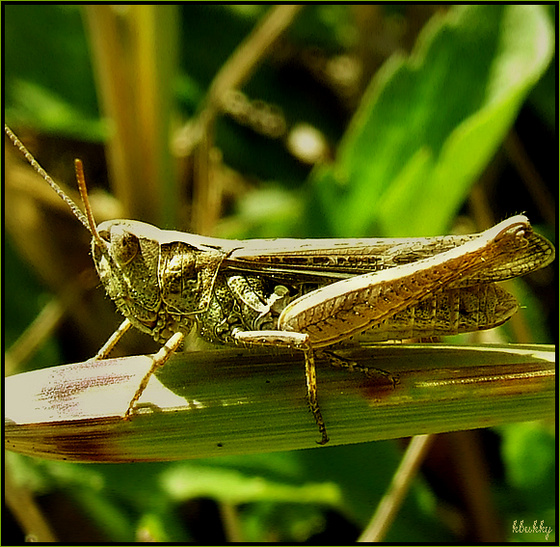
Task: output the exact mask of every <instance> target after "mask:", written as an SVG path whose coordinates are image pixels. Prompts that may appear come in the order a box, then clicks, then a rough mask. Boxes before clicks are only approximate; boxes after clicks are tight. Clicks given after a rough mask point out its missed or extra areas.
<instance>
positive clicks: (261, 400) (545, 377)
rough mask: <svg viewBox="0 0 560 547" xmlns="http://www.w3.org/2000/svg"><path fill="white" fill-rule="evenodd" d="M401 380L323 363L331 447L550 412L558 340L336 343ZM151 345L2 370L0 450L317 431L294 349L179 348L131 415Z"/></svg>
mask: <svg viewBox="0 0 560 547" xmlns="http://www.w3.org/2000/svg"><path fill="white" fill-rule="evenodd" d="M337 354H340V356H342V357H344V358H345V359H348V360H351V361H355V362H356V363H357V364H358V365H360V366H369V367H381V368H383V369H386V370H389V371H391V373H392V374H393V375H395V377H396V378H397V379H398V383H397V384H396V386H395V387H393V386H392V384H391V383H390V382H389V381H388V380H387V378H385V377H383V376H380V375H375V374H370V375H369V376H366V375H364V374H360V373H354V374H349V373H347V372H345V371H341V370H336V369H334V368H332V367H329V366H327V365H326V363H325V362H321V361H319V399H320V402H321V407H322V409H323V415H324V418H325V421H326V423H327V427H328V429H329V433H330V437H331V443H330V444H331V445H336V444H350V443H357V442H364V441H372V440H380V439H389V438H399V437H405V436H412V435H417V434H424V433H438V432H443V431H454V430H462V429H474V428H479V427H489V426H493V425H497V424H502V423H507V422H515V421H525V420H535V419H541V418H548V417H551V416H553V414H554V404H555V403H554V401H555V399H554V397H555V390H554V388H555V386H554V378H555V375H554V348H553V347H552V346H480V347H472V346H471V347H460V346H445V345H403V346H399V345H378V346H370V347H360V348H351V349H341V350H339V351H337ZM150 364H151V359H150V358H149V357H147V356H139V357H127V358H122V359H113V360H105V361H97V362H95V361H90V362H86V363H78V364H72V365H66V366H59V367H54V368H49V369H44V370H39V371H34V372H30V373H25V374H19V375H15V376H12V377H10V378H7V380H6V394H7V397H6V412H5V416H6V424H5V433H6V435H5V438H6V448H8V449H11V450H15V451H18V452H22V453H25V454H33V455H36V456H40V457H46V458H53V459H64V460H73V461H97V462H124V461H156V460H174V459H185V458H201V457H208V456H216V455H225V454H248V453H258V452H268V451H276V450H293V449H298V448H309V447H313V446H317V445H316V441H317V440H318V438H319V436H318V432H317V430H316V427H315V424H314V422H313V419H312V416H311V415H310V413H309V411H308V409H307V407H306V400H305V396H304V395H305V385H304V374H303V359H302V358H301V355H299V354H298V353H289V352H275V353H274V354H271V353H268V352H263V351H255V350H252V351H248V350H243V349H225V350H215V351H205V352H194V353H185V354H182V355H176V356H174V357H173V358H172V359H171V360H170V362H169V363H168V364H167V365H166V366H165V367H164V368H163V369H162V371H161V372H160V373H159V374H157V376H156V377H154V378H152V380H151V381H150V383H149V385H148V389H147V390H146V392H145V393H144V395H143V396H142V398H141V400H140V403H141V404H140V409H139V411H138V413H137V415H135V416H134V417H133V419H132V420H131V421H130V422H125V421H123V419H122V415H123V413H124V410H125V409H126V408H127V405H128V402H129V400H130V398H131V396H132V394H133V393H134V391H135V389H136V387H137V385H138V382H139V380H140V378H141V377H142V376H143V374H144V373H145V372H146V370H147V369H148V367H149V366H150Z"/></svg>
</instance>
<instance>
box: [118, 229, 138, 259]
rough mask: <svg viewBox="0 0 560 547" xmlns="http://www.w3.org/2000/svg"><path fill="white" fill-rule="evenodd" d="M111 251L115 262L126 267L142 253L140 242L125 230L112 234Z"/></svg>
mask: <svg viewBox="0 0 560 547" xmlns="http://www.w3.org/2000/svg"><path fill="white" fill-rule="evenodd" d="M111 251H112V254H113V257H114V258H115V260H116V261H117V262H118V263H119V264H121V265H122V266H125V265H126V264H128V263H129V262H131V261H132V260H133V259H134V257H135V256H136V255H137V254H138V252H139V251H140V242H139V241H138V238H137V237H136V236H135V235H134V234H133V233H131V232H128V231H126V230H123V229H115V230H113V231H112V233H111Z"/></svg>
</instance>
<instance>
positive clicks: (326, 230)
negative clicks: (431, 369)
mask: <svg viewBox="0 0 560 547" xmlns="http://www.w3.org/2000/svg"><path fill="white" fill-rule="evenodd" d="M283 8H284V9H280V10H275V9H274V8H273V7H269V6H218V5H191V4H184V5H182V6H151V7H150V6H136V7H125V6H120V7H117V8H110V7H109V6H94V7H92V8H84V7H77V6H54V5H33V6H25V5H9V6H3V10H4V22H5V36H6V40H5V77H6V78H5V82H6V87H5V93H6V110H5V117H6V121H7V122H8V123H9V124H10V125H11V126H12V128H13V129H14V130H15V131H16V133H17V134H18V135H19V136H20V137H21V139H22V140H23V141H24V142H25V143H26V144H27V145H28V146H29V147H30V149H32V151H33V153H34V154H36V157H37V158H38V160H39V161H40V162H41V163H42V165H43V166H44V167H45V168H46V169H47V171H48V172H49V173H51V174H52V175H53V176H55V178H56V179H57V180H61V181H63V182H65V183H66V184H67V186H68V187H70V188H71V187H72V185H73V182H72V181H73V175H72V169H73V167H72V159H73V158H74V157H80V158H82V160H83V161H84V164H85V166H86V170H87V177H88V181H89V185H90V190H91V192H92V199H93V201H94V207H95V211H96V218H97V220H98V221H101V220H105V219H107V218H115V217H117V218H118V217H124V218H137V219H140V220H144V221H149V222H152V223H155V224H157V225H158V226H160V227H162V228H174V229H181V230H186V231H191V232H195V233H205V234H212V235H217V236H220V237H282V236H296V237H350V236H355V237H360V236H374V235H375V236H385V237H387V236H409V235H410V236H412V235H415V236H417V235H426V236H428V235H435V234H442V233H450V232H451V231H466V232H472V231H478V230H480V229H484V228H485V227H487V226H489V225H491V224H493V223H495V222H497V221H499V220H502V219H503V218H506V217H507V216H509V215H511V214H515V213H518V212H522V211H523V212H525V213H526V214H527V215H528V216H529V218H530V219H531V221H532V223H533V224H534V225H535V226H536V229H537V231H539V232H540V233H543V234H545V235H547V236H548V237H549V238H550V239H552V235H553V233H554V229H555V222H556V219H555V197H554V191H555V188H556V181H557V180H558V173H557V165H558V161H557V141H556V138H555V123H557V109H556V102H555V101H556V93H555V80H556V72H555V67H556V61H555V60H553V59H552V55H553V51H554V41H555V36H554V30H553V28H554V18H555V12H554V9H555V8H554V7H552V6H549V7H542V6H507V5H499V6H469V7H464V8H456V7H452V6H449V5H447V6H442V7H439V8H437V7H436V8H434V7H433V6H400V5H387V6H337V5H328V6H320V5H308V6H305V7H304V8H303V9H301V10H291V9H290V8H289V7H287V6H284V7H283ZM267 25H268V26H267ZM263 28H264V31H263ZM244 41H245V42H244ZM240 44H244V45H241V46H240ZM234 52H235V53H234ZM169 135H171V136H170V137H168V136H169ZM104 143H108V144H107V147H106V148H104V147H103V145H104ZM9 152H10V153H11V152H12V150H9ZM7 159H8V160H10V161H12V163H13V162H15V160H12V159H11V156H10V158H7ZM551 160H552V161H551ZM107 165H108V167H107ZM12 168H13V169H14V170H15V171H10V176H9V177H7V181H6V194H5V200H6V207H5V213H6V218H5V221H6V222H5V224H6V228H7V230H8V232H9V234H10V238H9V240H6V251H5V257H4V273H5V282H6V291H5V299H4V311H5V318H6V322H5V324H4V330H5V337H6V343H7V346H8V347H10V345H11V344H12V343H14V342H15V341H16V340H17V339H18V336H19V335H20V334H21V332H22V331H23V330H24V329H25V328H26V327H27V326H28V325H30V324H31V323H32V321H33V320H36V323H35V324H36V325H37V329H38V330H40V331H45V330H50V325H58V328H57V329H56V333H55V336H52V337H49V338H48V340H47V341H46V342H44V343H42V344H41V347H40V349H39V350H38V351H37V352H36V353H34V355H33V356H31V355H29V353H31V352H30V351H29V350H30V348H31V347H34V345H35V344H34V342H32V341H30V340H29V339H25V341H24V343H21V342H20V344H19V345H18V346H15V347H12V348H11V350H10V352H9V353H8V354H7V358H8V359H7V367H8V369H9V372H14V371H15V370H27V369H32V368H38V367H44V366H49V365H52V364H54V363H62V362H79V361H82V360H85V359H87V358H88V357H90V356H91V355H93V354H94V353H95V351H96V350H97V349H98V348H99V347H100V345H101V344H102V343H103V342H104V341H105V339H106V338H107V337H108V335H109V334H110V333H111V332H112V331H113V330H114V328H115V327H116V326H117V324H118V322H119V321H120V318H118V317H117V314H115V312H114V309H113V307H112V304H111V303H109V302H107V301H106V299H105V298H104V296H103V295H102V294H101V293H102V292H103V291H101V290H99V289H98V288H97V289H96V286H97V284H98V281H97V280H96V278H95V273H94V272H93V271H92V266H91V263H90V257H89V256H88V252H89V251H88V234H86V233H83V232H84V230H83V229H82V227H81V226H80V225H79V224H78V223H76V222H75V220H74V219H72V218H69V216H68V214H67V212H66V211H65V210H64V206H63V205H61V204H60V203H58V198H56V196H54V195H52V196H51V193H52V192H51V191H50V190H49V189H48V188H46V189H43V188H42V186H41V183H39V184H38V185H36V183H34V182H32V180H30V179H29V178H28V177H26V175H25V172H22V171H21V168H20V167H18V164H17V163H15V164H14V165H13V167H12ZM18 168H19V171H18ZM10 181H15V182H14V183H11V182H10ZM553 189H554V190H553ZM552 275H553V272H552V271H551V269H550V268H549V269H547V270H546V271H543V272H540V273H539V274H538V275H537V274H535V275H534V276H532V277H531V279H530V280H528V281H527V282H525V281H520V282H519V283H516V284H515V287H514V289H513V290H515V293H516V296H518V298H519V300H520V301H521V302H522V303H523V305H524V306H525V307H526V309H524V310H523V313H521V314H518V315H519V316H520V318H519V319H518V321H517V322H516V323H514V324H513V326H511V325H510V326H508V327H507V328H505V329H501V330H500V332H499V334H498V336H499V337H501V338H499V339H500V340H512V341H513V340H516V341H519V342H554V341H555V340H553V339H551V338H550V336H551V334H550V333H556V332H557V323H556V320H557V307H556V304H557V300H556V295H555V292H554V288H553V287H554V283H553V279H552ZM52 295H56V297H54V299H53V296H52ZM49 313H51V315H49ZM45 317H46V319H45ZM512 323H513V322H512ZM45 325H47V326H45ZM40 338H41V340H42V335H41V336H40ZM145 338H146V337H138V338H134V337H131V339H130V341H128V342H127V343H126V344H125V343H123V346H122V347H121V348H120V350H121V352H122V353H123V354H135V353H144V352H149V351H153V349H154V346H153V345H152V344H151V342H150V341H149V340H146V339H145ZM483 340H487V339H486V338H484V339H483ZM491 340H495V338H492V339H491ZM478 341H480V340H478ZM467 342H472V338H469V339H468V340H467ZM10 367H11V368H10ZM404 445H405V442H404V441H403V442H393V441H384V442H376V443H367V444H361V445H354V446H338V447H325V448H321V449H320V450H306V451H295V452H286V453H280V452H273V453H267V454H260V455H252V456H235V457H227V458H213V459H208V460H195V461H180V462H174V463H151V464H128V465H124V464H119V465H101V464H89V465H82V464H69V463H61V462H50V461H45V460H38V459H34V458H29V457H23V456H20V455H17V454H13V453H8V454H7V464H8V467H7V472H6V473H7V477H8V483H7V484H8V486H9V487H10V488H11V487H13V489H14V490H13V491H14V492H17V494H18V496H19V497H17V496H16V497H15V498H14V497H10V500H14V499H16V500H17V501H16V502H15V505H16V506H17V505H18V504H19V510H18V509H17V507H15V508H14V505H12V507H11V508H12V511H13V514H16V515H18V514H21V512H24V513H25V512H28V513H29V512H31V511H32V510H35V509H38V510H39V511H40V513H41V514H42V516H43V517H44V521H45V522H46V523H47V524H48V527H49V528H50V530H45V531H43V532H41V533H39V539H45V537H46V536H45V535H44V534H52V535H53V537H56V538H57V539H58V540H59V541H68V542H75V541H87V542H96V541H99V542H100V541H112V542H132V541H146V540H154V541H182V542H184V541H193V542H200V543H219V542H222V541H233V540H237V541H284V542H288V541H313V542H328V543H346V542H351V541H355V539H356V538H357V536H358V535H359V533H360V530H362V529H363V528H364V526H365V525H366V523H367V522H368V519H369V518H370V517H371V515H372V513H373V512H374V510H375V507H376V506H377V504H378V503H379V501H380V499H381V496H382V495H383V493H384V492H385V490H386V488H387V486H388V484H389V482H390V480H391V477H392V474H393V473H394V471H395V469H396V468H397V465H398V462H399V459H400V457H401V453H402V448H403V446H404ZM554 446H555V440H554V436H553V424H552V423H549V424H540V423H539V424H537V423H522V424H514V425H508V426H502V427H499V428H494V429H491V430H480V431H477V432H468V433H454V434H448V435H441V436H439V437H438V439H437V440H436V441H435V444H434V445H433V447H432V450H431V452H430V456H429V457H428V459H427V461H426V462H425V464H424V467H423V474H422V476H421V477H419V478H418V480H417V481H416V483H415V484H414V487H413V489H412V491H411V493H410V495H409V496H408V498H407V500H406V502H405V505H404V507H403V508H402V510H401V512H400V514H399V516H398V518H397V521H396V522H395V524H394V525H393V527H392V528H391V530H390V531H389V533H388V535H387V537H386V540H388V541H395V542H406V541H415V542H421V541H426V542H433V541H443V542H444V541H506V540H518V541H523V540H527V541H544V540H545V537H544V536H543V535H542V534H529V533H528V534H525V535H523V534H521V533H514V532H513V530H512V524H513V522H514V521H521V520H524V522H525V524H526V525H527V526H532V523H533V521H535V520H537V521H538V522H539V523H540V521H544V522H545V524H546V525H549V526H552V525H553V524H554V522H555V521H554V515H555V497H554V492H555V488H554V485H555V482H554V476H555V475H554V470H555V461H554ZM270 449H273V447H271V448H270ZM12 503H13V502H12ZM481 507H484V508H485V510H484V511H483V513H484V514H483V515H481V514H480V513H481ZM7 523H8V524H9V521H8V520H7V521H6V523H5V524H4V526H3V529H2V533H3V543H13V542H19V541H22V540H23V538H24V536H25V534H26V533H34V534H37V533H38V532H37V529H32V530H29V529H25V526H24V528H23V529H22V528H20V527H19V525H18V524H17V522H16V521H15V519H14V521H13V523H12V526H9V525H6V524H7ZM547 539H549V540H551V539H553V537H552V536H551V537H549V538H547Z"/></svg>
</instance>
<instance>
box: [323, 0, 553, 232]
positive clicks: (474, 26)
mask: <svg viewBox="0 0 560 547" xmlns="http://www.w3.org/2000/svg"><path fill="white" fill-rule="evenodd" d="M553 42H554V40H553V33H552V29H551V26H550V24H549V21H548V19H547V16H546V13H545V12H544V9H543V8H542V6H535V5H532V6H521V5H514V6H511V5H484V6H472V5H471V6H463V7H459V8H454V9H453V10H451V11H450V12H449V13H448V14H447V15H446V16H444V17H436V18H434V19H433V20H432V21H431V24H429V25H427V27H426V28H425V29H424V31H423V33H422V35H421V36H420V38H419V42H418V44H417V47H416V50H415V51H414V52H413V53H412V55H411V56H410V58H409V59H403V58H400V57H394V58H392V59H391V60H389V62H388V63H387V64H386V66H385V67H384V68H383V69H382V70H380V72H379V74H378V75H377V76H376V78H375V79H374V80H373V81H372V83H371V85H370V88H369V89H368V91H367V92H366V94H365V96H364V99H363V101H362V105H361V107H360V109H359V110H358V112H357V113H356V114H355V116H354V119H353V122H352V125H351V127H350V128H349V130H348V132H347V133H346V135H345V138H344V140H343V142H342V144H341V146H340V150H339V154H338V158H337V162H336V164H335V165H334V166H333V167H332V168H323V169H321V170H319V171H318V172H317V173H316V175H315V179H314V180H315V192H316V196H315V197H314V199H313V202H314V203H316V202H317V201H318V202H319V203H320V208H321V209H323V210H327V211H331V212H332V213H331V214H332V215H333V217H334V218H332V219H330V222H331V226H332V228H331V230H332V234H331V235H346V236H358V235H359V236H363V235H364V234H367V233H370V232H372V231H374V230H375V231H376V232H377V234H378V235H382V236H388V235H391V236H410V235H426V236H429V235H435V234H441V233H444V232H446V230H447V229H448V228H449V223H450V219H451V218H453V216H454V215H455V214H456V212H457V211H458V209H459V208H460V206H461V204H462V202H463V201H464V199H465V198H466V196H467V194H468V192H469V189H470V187H471V186H472V184H473V183H474V181H475V180H476V178H477V177H478V176H479V175H480V173H481V172H482V170H483V168H484V167H485V165H486V164H487V163H488V161H489V160H490V158H491V157H492V155H493V154H494V153H495V151H496V150H497V148H498V146H499V145H500V142H501V140H502V139H503V138H504V136H505V134H506V133H507V131H508V130H509V129H510V127H511V126H512V124H513V122H514V120H515V117H516V115H517V113H518V111H519V109H520V107H521V105H522V103H523V101H524V100H525V98H526V96H527V95H528V93H529V92H530V90H531V88H532V87H533V86H534V85H535V83H536V82H537V81H538V79H539V78H540V77H541V75H542V74H543V73H544V71H545V70H546V67H547V66H548V64H549V62H550V59H551V56H552V52H553ZM342 232H344V234H342Z"/></svg>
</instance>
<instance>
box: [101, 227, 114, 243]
mask: <svg viewBox="0 0 560 547" xmlns="http://www.w3.org/2000/svg"><path fill="white" fill-rule="evenodd" d="M98 233H99V237H100V238H101V239H102V240H103V241H106V242H107V243H110V242H111V234H110V233H109V231H108V230H101V231H100V232H98Z"/></svg>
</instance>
